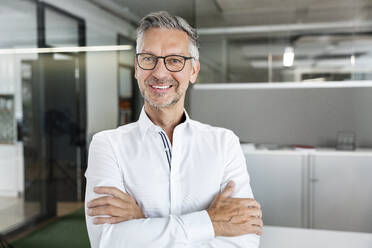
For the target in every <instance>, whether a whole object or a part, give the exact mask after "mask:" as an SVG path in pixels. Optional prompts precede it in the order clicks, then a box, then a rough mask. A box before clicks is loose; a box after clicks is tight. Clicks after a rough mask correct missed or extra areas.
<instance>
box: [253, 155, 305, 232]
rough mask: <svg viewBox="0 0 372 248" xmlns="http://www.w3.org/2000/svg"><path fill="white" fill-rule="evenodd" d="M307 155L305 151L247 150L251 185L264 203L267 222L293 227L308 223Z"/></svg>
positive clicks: (264, 216) (260, 201)
mask: <svg viewBox="0 0 372 248" xmlns="http://www.w3.org/2000/svg"><path fill="white" fill-rule="evenodd" d="M303 159H304V156H303V155H302V154H290V153H287V154H283V153H271V154H262V153H250V154H246V161H247V169H248V172H249V175H250V182H251V187H252V190H253V193H254V195H255V198H256V199H257V201H258V202H259V203H260V204H261V207H262V211H263V221H264V223H266V224H269V225H274V226H289V227H303V226H304V225H306V223H305V221H306V220H305V219H304V216H305V213H304V211H305V209H304V202H303V201H304V198H303V195H304V194H306V192H305V191H304V185H303V182H304V179H303V177H304V174H303V172H304V161H303Z"/></svg>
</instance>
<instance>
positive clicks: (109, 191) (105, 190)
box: [94, 186, 130, 200]
mask: <svg viewBox="0 0 372 248" xmlns="http://www.w3.org/2000/svg"><path fill="white" fill-rule="evenodd" d="M94 192H95V193H97V194H106V195H112V196H114V197H117V198H120V199H123V200H128V198H129V197H130V195H128V194H126V193H124V192H123V191H121V190H119V189H118V188H116V187H105V186H100V187H94Z"/></svg>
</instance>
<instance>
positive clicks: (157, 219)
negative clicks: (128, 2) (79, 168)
mask: <svg viewBox="0 0 372 248" xmlns="http://www.w3.org/2000/svg"><path fill="white" fill-rule="evenodd" d="M136 50H137V54H136V61H135V77H136V79H137V81H138V86H139V88H140V91H141V93H142V96H143V97H144V99H145V103H144V107H143V109H142V112H141V115H140V117H139V120H138V121H137V122H135V123H131V124H128V125H125V126H121V127H119V128H117V129H115V130H107V131H103V132H100V133H98V134H96V135H95V136H94V137H93V140H92V143H91V145H90V149H89V160H88V169H87V171H86V174H85V176H86V178H87V188H86V213H87V216H86V222H87V228H88V233H89V238H90V242H91V246H92V247H94V248H95V247H110V248H112V247H135V248H137V247H224V248H228V247H248V248H253V247H258V244H259V235H261V233H262V225H263V223H262V212H261V209H260V205H259V204H258V203H257V202H256V201H255V200H254V199H253V194H252V191H251V187H250V185H249V176H248V173H247V171H246V165H245V159H244V156H243V153H242V151H241V148H240V144H239V139H238V138H237V137H236V135H234V133H233V132H232V131H230V130H227V129H224V128H217V127H212V126H209V125H206V124H202V123H200V122H197V121H194V120H191V119H190V118H189V116H188V115H187V113H186V111H185V110H184V101H185V94H186V90H187V88H188V86H189V83H195V81H196V78H197V75H198V72H199V68H200V64H199V51H198V47H197V35H196V32H195V30H194V29H193V28H191V27H190V26H189V24H188V23H187V22H186V21H185V20H183V19H182V18H180V17H177V16H171V15H169V14H168V13H167V12H156V13H151V14H149V15H147V16H146V17H144V18H143V19H142V20H141V22H140V25H139V28H138V30H137V49H136Z"/></svg>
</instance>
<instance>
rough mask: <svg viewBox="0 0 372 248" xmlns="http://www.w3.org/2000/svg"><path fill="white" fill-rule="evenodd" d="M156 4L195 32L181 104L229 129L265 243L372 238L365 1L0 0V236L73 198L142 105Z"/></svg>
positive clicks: (354, 243)
mask: <svg viewBox="0 0 372 248" xmlns="http://www.w3.org/2000/svg"><path fill="white" fill-rule="evenodd" d="M158 10H166V11H168V12H169V13H171V14H174V15H178V16H181V17H183V18H185V19H186V20H187V21H188V22H189V23H190V24H191V25H192V26H194V27H196V28H197V31H198V34H199V37H200V63H201V70H200V74H199V77H198V80H197V83H196V84H195V85H192V86H191V87H190V88H189V92H188V95H187V98H186V104H185V108H186V111H187V112H188V113H189V115H190V116H191V118H192V119H195V120H198V121H201V122H204V123H208V124H211V125H213V126H221V127H225V128H228V129H231V130H233V131H234V132H235V134H237V135H238V136H239V138H240V141H241V146H242V150H243V152H244V155H245V158H246V163H247V169H248V172H249V174H250V183H251V186H252V189H253V192H254V194H255V197H256V199H257V200H258V201H259V202H260V203H261V205H262V209H263V221H264V223H265V228H264V235H263V237H262V240H261V247H263V248H270V247H313V246H315V245H317V246H318V247H356V248H358V247H360V248H362V247H363V248H364V247H371V246H372V215H371V214H370V213H371V211H372V180H371V175H372V111H371V106H372V67H371V64H372V2H371V1H370V0H355V1H348V0H328V1H318V0H303V1H293V0H284V1H275V0H268V1H246V0H234V1H223V0H192V1H180V0H176V1H175V0H165V1H164V0H152V1H134V0H107V1H100V0H79V1H76V0H64V1H58V0H43V1H41V0H2V1H1V3H0V20H1V22H0V30H1V33H2V34H3V35H1V36H0V234H1V236H2V237H3V239H8V241H9V240H10V241H9V242H13V241H15V242H16V241H17V239H18V238H20V237H21V238H22V237H25V235H22V233H24V232H25V230H28V233H30V232H31V233H32V231H33V230H36V229H38V226H40V224H42V223H45V222H48V221H50V220H53V221H56V220H58V218H59V217H58V216H61V215H64V214H68V213H70V212H73V211H76V210H78V209H81V208H82V207H83V201H84V190H85V178H84V172H85V170H86V168H87V152H88V147H89V143H90V140H91V138H92V136H93V135H94V134H95V133H97V132H99V131H102V130H106V129H112V128H116V127H118V126H120V125H125V124H128V123H130V122H133V121H136V120H137V118H138V116H139V113H140V111H141V109H142V105H143V99H142V96H141V94H140V92H139V90H138V87H137V82H136V80H135V79H134V75H133V73H134V57H135V45H136V41H135V39H136V36H135V35H136V34H135V31H136V28H137V23H138V21H139V20H140V19H141V17H143V16H144V15H146V14H148V13H150V12H152V11H158ZM81 225H83V226H84V225H85V223H84V219H82V221H81ZM61 235H62V234H61ZM26 236H27V235H26ZM288 237H290V238H288ZM278 244H279V245H278ZM15 247H17V246H15ZM39 247H42V246H39ZM77 247H78V246H77ZM79 247H81V246H79Z"/></svg>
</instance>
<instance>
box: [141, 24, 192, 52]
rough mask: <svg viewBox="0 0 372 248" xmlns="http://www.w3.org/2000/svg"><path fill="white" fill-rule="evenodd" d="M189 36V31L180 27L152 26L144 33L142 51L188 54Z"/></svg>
mask: <svg viewBox="0 0 372 248" xmlns="http://www.w3.org/2000/svg"><path fill="white" fill-rule="evenodd" d="M188 48H189V38H188V36H187V33H186V32H184V31H181V30H178V29H166V28H150V29H148V30H146V31H145V32H144V34H143V46H142V52H152V53H154V54H156V55H167V54H170V53H176V54H183V55H187V54H188Z"/></svg>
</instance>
